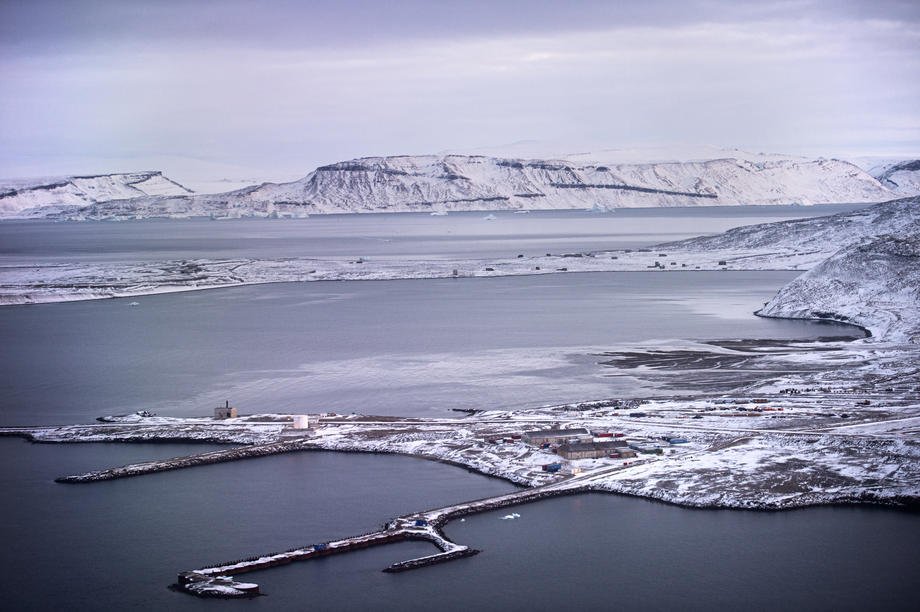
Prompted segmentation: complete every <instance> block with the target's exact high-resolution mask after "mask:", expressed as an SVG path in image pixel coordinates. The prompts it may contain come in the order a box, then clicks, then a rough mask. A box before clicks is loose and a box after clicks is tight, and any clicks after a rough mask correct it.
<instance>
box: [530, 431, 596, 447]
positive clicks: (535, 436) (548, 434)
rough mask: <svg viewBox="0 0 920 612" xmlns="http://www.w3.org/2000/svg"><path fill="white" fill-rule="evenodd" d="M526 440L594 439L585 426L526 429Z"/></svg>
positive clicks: (549, 441)
mask: <svg viewBox="0 0 920 612" xmlns="http://www.w3.org/2000/svg"><path fill="white" fill-rule="evenodd" d="M523 439H524V442H527V443H529V444H537V445H540V444H562V443H564V442H590V441H591V440H593V439H594V437H593V436H592V435H591V432H589V431H588V430H587V429H585V428H584V427H577V428H573V429H540V430H537V431H525V432H524V436H523Z"/></svg>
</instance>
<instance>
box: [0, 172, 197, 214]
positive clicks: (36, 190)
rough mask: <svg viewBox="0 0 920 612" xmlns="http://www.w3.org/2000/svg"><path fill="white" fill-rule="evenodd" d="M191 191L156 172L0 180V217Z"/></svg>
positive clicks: (175, 194) (52, 212)
mask: <svg viewBox="0 0 920 612" xmlns="http://www.w3.org/2000/svg"><path fill="white" fill-rule="evenodd" d="M191 193H192V191H191V190H190V189H187V188H185V187H183V186H182V185H180V184H179V183H177V182H175V181H172V180H170V179H168V178H166V177H165V176H163V174H162V173H161V172H157V171H150V172H131V173H121V174H99V175H89V176H64V177H49V178H38V179H18V180H15V179H14V180H3V181H0V216H21V215H22V214H23V213H25V212H26V211H36V212H37V213H38V214H37V215H35V216H47V215H51V214H55V213H57V212H60V211H67V210H69V209H73V208H84V207H87V206H91V205H92V204H96V203H98V202H111V201H118V200H130V199H136V198H139V197H144V196H184V195H189V194H191Z"/></svg>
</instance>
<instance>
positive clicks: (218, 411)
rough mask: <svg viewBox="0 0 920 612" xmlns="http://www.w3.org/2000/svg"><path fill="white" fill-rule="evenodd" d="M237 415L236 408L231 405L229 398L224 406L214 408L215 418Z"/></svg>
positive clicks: (230, 417)
mask: <svg viewBox="0 0 920 612" xmlns="http://www.w3.org/2000/svg"><path fill="white" fill-rule="evenodd" d="M237 416H238V415H237V413H236V408H234V407H233V406H231V405H230V402H229V400H228V401H227V402H226V403H225V404H224V405H223V406H218V407H217V408H215V409H214V418H215V419H235V418H236V417H237Z"/></svg>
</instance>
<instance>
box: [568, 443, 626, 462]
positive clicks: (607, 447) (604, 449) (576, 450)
mask: <svg viewBox="0 0 920 612" xmlns="http://www.w3.org/2000/svg"><path fill="white" fill-rule="evenodd" d="M623 448H626V441H625V440H611V441H609V442H574V443H570V444H563V445H562V446H560V447H559V450H558V451H556V452H558V453H559V455H560V456H561V457H563V458H564V459H598V458H600V457H607V456H609V455H611V454H613V453H619V451H620V449H623Z"/></svg>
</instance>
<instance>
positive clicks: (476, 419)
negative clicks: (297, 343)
mask: <svg viewBox="0 0 920 612" xmlns="http://www.w3.org/2000/svg"><path fill="white" fill-rule="evenodd" d="M916 350H917V349H916V347H915V346H913V345H908V346H899V345H888V346H886V347H883V349H881V350H873V351H868V350H867V351H865V352H864V353H863V355H862V357H863V359H864V361H863V362H862V363H861V365H860V367H859V368H856V369H849V370H848V372H849V376H848V381H847V382H848V385H844V384H843V381H840V380H837V379H835V377H834V375H833V372H834V370H835V369H836V364H835V363H827V364H825V365H827V366H829V367H830V368H831V369H819V370H816V371H813V372H811V373H809V374H808V375H804V376H801V377H799V379H798V380H797V381H795V382H797V383H798V386H795V387H786V386H784V387H782V388H779V389H777V387H779V386H780V385H781V384H788V383H789V382H790V381H788V380H775V381H772V383H768V384H764V383H761V384H760V385H758V386H753V387H750V388H747V389H738V390H735V391H731V392H728V393H719V394H701V395H699V396H697V397H675V398H668V399H654V400H641V399H639V400H631V401H624V400H602V401H594V402H583V403H578V404H568V405H563V406H548V407H546V408H541V409H534V410H521V411H488V410H486V411H483V412H480V413H476V414H473V415H470V416H468V417H466V418H456V419H418V418H399V417H372V416H361V415H355V414H352V415H331V414H324V415H314V416H315V417H316V418H315V422H316V423H317V424H316V425H314V427H313V428H312V429H310V430H306V431H305V430H297V429H292V420H291V417H289V416H285V415H278V414H267V415H255V416H250V417H240V418H234V419H227V420H223V421H214V420H212V419H205V418H202V419H180V418H163V417H147V416H144V417H140V416H131V417H117V418H110V419H108V420H107V421H108V422H106V423H97V424H92V425H70V426H62V427H43V428H7V429H0V434H2V435H21V436H25V437H28V438H30V439H34V440H36V441H41V442H103V441H105V442H111V441H123V442H133V441H150V440H157V439H160V440H181V439H188V440H208V441H212V442H214V441H220V442H225V443H234V444H243V445H252V448H253V450H257V449H258V448H260V446H266V447H268V446H269V445H275V447H276V448H277V450H275V449H274V448H273V449H268V451H270V452H291V450H295V451H296V450H302V449H307V450H309V449H311V448H312V449H326V450H339V451H358V452H381V453H400V454H406V455H412V456H418V457H423V458H428V459H433V460H438V461H445V462H449V463H454V464H458V465H463V466H466V467H469V468H472V469H475V470H477V471H479V472H482V473H484V474H489V475H493V476H498V477H501V478H505V479H508V480H511V481H513V482H516V483H518V484H521V485H525V486H540V485H547V484H552V483H560V482H565V481H566V479H568V478H571V477H573V476H577V477H578V479H577V482H578V483H579V486H584V485H587V486H589V487H590V488H592V489H595V490H602V491H611V492H619V493H628V494H634V495H641V496H645V497H652V498H655V499H660V500H663V501H668V502H672V503H676V504H681V505H689V506H705V507H732V508H789V507H797V506H805V505H814V504H824V503H837V502H857V501H863V502H865V501H871V502H883V503H889V502H890V503H916V502H917V500H918V496H920V440H918V438H917V434H918V431H920V395H918V391H920V387H918V386H917V385H918V382H920V381H918V377H917V375H916V372H913V374H910V372H909V370H915V369H916V366H915V364H916V363H917V360H916V358H917V352H916ZM898 354H900V357H901V360H899V361H897V360H894V359H893V358H892V357H893V356H894V355H898ZM905 357H906V359H905ZM786 358H787V357H785V356H784V357H774V358H773V359H786ZM798 358H799V359H801V358H806V359H812V358H813V359H818V360H820V359H823V357H821V356H820V355H817V354H815V353H810V352H805V353H802V354H801V355H799V356H798ZM892 368H893V369H894V370H895V377H896V378H899V379H900V380H899V383H900V386H898V388H896V389H895V388H890V387H888V385H889V384H892V383H891V382H890V378H891V369H892ZM886 373H887V375H886V376H883V374H886ZM904 383H907V385H908V386H907V387H906V388H905V387H904ZM771 388H772V390H768V391H764V390H763V389H771ZM550 426H561V427H563V428H576V427H584V428H587V429H588V430H590V431H592V432H597V433H601V432H608V433H613V434H617V435H621V436H622V437H620V438H617V439H621V440H625V441H627V442H628V443H630V444H632V445H637V446H640V447H652V449H653V450H654V449H655V448H657V449H659V450H658V451H656V452H652V453H650V454H649V453H643V452H640V454H639V455H638V457H636V458H625V459H609V458H599V459H581V460H572V461H566V460H564V459H561V458H560V457H559V456H558V455H557V454H555V448H554V447H551V448H539V447H537V446H534V445H531V444H527V443H525V442H523V441H522V440H521V439H520V436H521V434H522V433H524V432H525V431H529V430H533V429H543V428H547V427H550ZM675 436H677V437H680V438H683V439H685V440H686V441H687V442H686V443H677V444H671V443H669V442H667V441H665V439H666V438H667V439H670V438H673V437H675ZM496 439H498V441H496ZM597 439H598V440H602V439H606V438H597ZM283 441H297V442H298V445H297V446H295V447H281V446H279V445H278V443H279V442H283ZM268 451H267V452H268ZM207 454H214V451H209V453H205V455H207ZM253 456H256V455H255V454H254V455H253ZM231 458H236V457H231ZM170 461H171V460H167V461H163V462H161V463H163V464H164V465H165V464H167V463H169V462H170ZM554 462H561V463H563V465H564V468H563V471H562V472H561V473H558V474H554V473H549V472H545V471H543V469H542V466H543V465H546V464H549V463H554ZM153 463H156V462H153ZM186 465H189V466H190V465H196V464H195V463H194V462H188V463H186V464H182V465H180V466H179V467H185V466H186ZM138 466H139V469H138V470H136V471H135V470H132V469H131V466H127V467H126V468H118V472H119V475H121V476H124V475H131V474H132V473H148V472H149V471H155V470H151V469H150V466H149V464H148V463H145V464H138ZM163 469H167V468H166V467H164V468H163ZM170 469H175V466H173V467H172V468H170ZM573 482H574V481H573Z"/></svg>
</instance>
